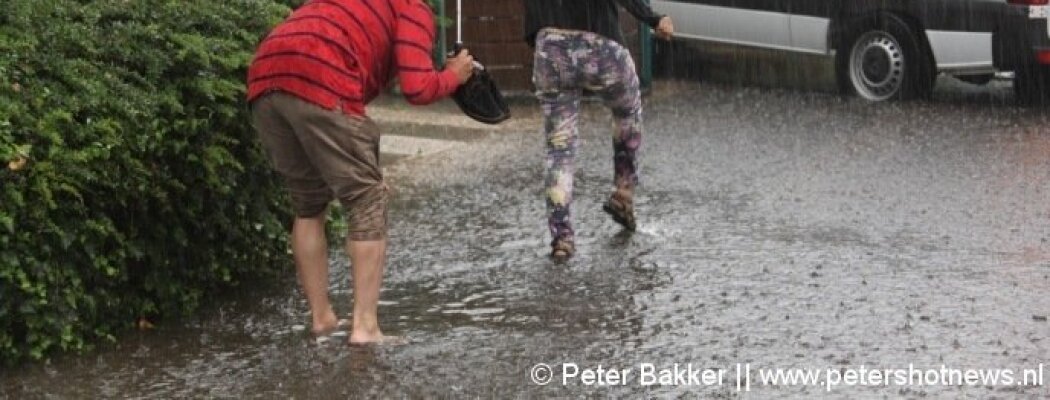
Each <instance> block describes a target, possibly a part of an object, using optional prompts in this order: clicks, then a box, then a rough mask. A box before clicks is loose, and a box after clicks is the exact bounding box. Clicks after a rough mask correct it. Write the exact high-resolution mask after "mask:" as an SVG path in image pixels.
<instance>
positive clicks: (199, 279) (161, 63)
mask: <svg viewBox="0 0 1050 400" xmlns="http://www.w3.org/2000/svg"><path fill="white" fill-rule="evenodd" d="M295 3H299V1H295V0H285V1H277V0H221V1H216V0H142V1H126V0H102V1H74V0H7V1H5V3H4V7H3V8H4V10H3V12H2V13H0V362H3V363H6V364H13V363H17V362H20V361H23V360H25V359H41V358H43V357H46V356H47V355H48V354H50V353H51V352H53V351H56V350H66V351H81V350H84V349H87V348H90V347H91V344H92V343H95V342H97V341H99V340H112V339H113V337H114V335H115V334H116V333H118V332H119V331H120V330H122V329H126V328H128V327H131V326H133V324H134V323H135V321H136V320H137V319H138V318H140V317H142V316H148V317H158V316H174V315H184V314H186V313H188V312H190V311H192V310H194V309H195V308H196V307H197V306H199V305H200V303H201V301H202V300H203V299H204V298H205V296H207V295H209V294H213V293H215V292H216V291H217V290H220V289H223V288H228V287H230V286H233V285H236V284H237V282H238V281H242V280H245V279H256V278H259V277H266V276H272V275H273V274H275V273H276V272H277V271H279V270H282V269H283V268H285V266H286V264H287V263H288V260H289V258H288V256H287V250H286V249H287V244H286V242H285V240H286V239H285V236H286V235H285V232H286V226H285V225H284V224H285V223H286V222H287V221H288V215H287V214H285V213H286V211H285V210H287V207H286V206H285V199H284V197H283V194H282V191H281V190H280V189H279V186H278V184H277V182H276V180H275V178H274V176H273V174H272V173H271V172H270V169H269V167H268V165H267V163H266V162H265V159H264V157H263V154H262V153H261V152H260V149H259V148H258V146H257V141H256V139H255V135H254V133H253V132H252V130H251V128H250V126H249V123H248V121H249V119H248V116H247V114H246V105H245V104H244V100H243V96H244V77H245V74H246V66H247V64H248V62H249V60H250V58H251V53H252V51H253V50H254V47H255V45H256V43H257V42H258V40H259V39H260V38H261V37H262V35H264V34H265V33H266V31H267V30H268V29H269V27H270V26H272V25H273V24H275V23H277V22H278V21H279V20H280V19H281V18H282V17H284V16H285V15H286V14H287V13H288V11H289V10H288V8H287V6H288V5H292V4H295Z"/></svg>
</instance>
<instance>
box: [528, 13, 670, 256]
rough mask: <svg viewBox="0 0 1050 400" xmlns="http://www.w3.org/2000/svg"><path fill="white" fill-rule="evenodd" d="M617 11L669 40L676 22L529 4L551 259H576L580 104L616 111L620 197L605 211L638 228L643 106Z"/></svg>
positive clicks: (617, 190)
mask: <svg viewBox="0 0 1050 400" xmlns="http://www.w3.org/2000/svg"><path fill="white" fill-rule="evenodd" d="M616 3H620V5H622V6H624V7H625V8H626V9H627V10H628V11H630V12H631V13H632V14H633V15H635V17H637V18H639V19H640V20H641V21H643V22H645V23H648V24H649V25H650V26H652V27H654V28H655V29H656V33H657V36H658V37H661V38H663V39H670V37H671V34H672V33H673V31H674V28H673V25H672V24H671V20H670V18H668V17H665V16H659V15H656V14H654V13H653V12H652V10H651V9H649V7H648V6H647V5H645V4H644V3H642V2H641V1H640V0H631V1H628V0H617V1H613V0H565V1H564V2H562V1H560V0H528V1H526V17H525V21H526V22H525V24H526V34H527V38H526V40H528V41H529V43H530V44H532V45H534V48H535V53H534V69H533V83H534V85H535V88H536V96H537V98H538V99H539V101H540V104H541V106H542V107H543V115H544V127H543V130H544V133H545V135H546V143H547V162H546V171H547V172H546V189H547V193H546V194H547V199H546V200H547V211H548V225H549V228H550V232H551V236H552V238H553V240H552V242H551V247H552V250H551V256H552V257H555V258H559V259H564V258H568V257H571V256H572V255H573V253H575V250H576V248H575V242H574V236H575V231H574V230H573V228H572V212H571V206H572V198H573V194H572V192H573V176H574V174H575V164H574V160H575V156H576V150H577V146H578V136H579V132H578V125H579V111H580V98H581V96H582V95H583V92H584V91H588V92H592V93H595V94H597V95H598V96H599V97H600V98H601V100H602V102H603V103H604V104H605V106H606V107H608V108H609V109H610V111H612V115H613V118H614V120H615V131H614V133H613V140H612V141H613V163H614V180H613V182H614V184H615V190H614V191H613V193H612V195H611V196H610V197H609V199H608V201H606V203H605V205H604V206H603V207H602V208H603V210H604V211H605V212H606V213H608V214H609V215H610V216H611V217H612V218H613V220H615V221H616V222H618V223H619V224H621V225H623V227H624V228H625V229H628V230H634V229H635V228H636V222H635V214H634V200H633V199H634V189H635V186H636V185H637V184H638V159H637V156H638V148H639V147H640V146H641V143H642V99H641V90H640V85H639V80H638V74H637V72H636V70H635V63H634V60H633V59H632V58H631V54H630V52H629V51H628V50H627V49H626V48H625V47H624V46H623V45H622V44H621V43H620V42H622V35H621V34H620V31H619V25H618V23H617V21H618V20H619V18H618V16H617V12H616Z"/></svg>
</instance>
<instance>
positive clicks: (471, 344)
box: [0, 82, 1050, 399]
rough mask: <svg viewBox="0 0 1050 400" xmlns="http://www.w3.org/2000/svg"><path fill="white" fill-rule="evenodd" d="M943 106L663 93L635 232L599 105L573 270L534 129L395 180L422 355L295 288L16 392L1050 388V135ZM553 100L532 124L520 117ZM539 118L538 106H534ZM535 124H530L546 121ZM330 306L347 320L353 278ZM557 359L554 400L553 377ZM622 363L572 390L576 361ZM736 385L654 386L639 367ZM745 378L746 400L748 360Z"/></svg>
mask: <svg viewBox="0 0 1050 400" xmlns="http://www.w3.org/2000/svg"><path fill="white" fill-rule="evenodd" d="M1009 93H1010V91H1009V88H1008V87H1006V88H998V89H997V88H992V89H989V90H985V91H982V92H980V93H978V94H973V93H970V92H969V91H967V90H966V89H952V88H949V89H946V90H942V91H940V92H938V93H937V95H936V98H935V100H933V101H929V102H906V103H891V104H870V103H867V102H864V101H862V100H858V99H852V98H851V99H844V98H841V97H838V96H835V95H830V94H825V93H812V92H796V91H788V90H776V89H755V88H742V87H735V86H722V85H718V84H700V83H693V82H674V83H667V82H662V83H658V84H657V86H656V87H655V88H654V90H653V92H652V94H651V95H650V96H649V97H648V98H647V100H646V101H647V103H646V107H647V109H646V116H645V118H646V136H645V137H644V144H643V148H642V149H643V150H642V151H643V152H642V171H641V181H642V183H641V187H640V188H639V192H638V198H637V201H638V204H637V207H638V212H639V231H638V232H636V233H634V234H629V233H625V232H621V231H620V229H619V226H618V225H616V224H615V223H614V222H613V221H612V220H610V219H608V218H607V216H606V214H604V213H603V212H602V211H601V204H602V202H603V201H604V200H605V198H606V196H607V195H608V193H609V191H610V189H611V179H612V172H613V167H612V156H611V143H610V134H611V128H610V126H609V120H608V118H607V112H606V111H605V110H604V109H602V108H601V107H600V106H599V104H597V103H590V104H587V106H586V107H585V108H586V109H587V111H588V113H587V115H586V117H585V118H584V119H583V125H582V127H581V133H582V138H583V141H582V143H581V149H580V154H579V156H578V157H579V158H578V160H577V162H578V170H577V180H576V194H575V204H574V213H575V216H574V218H575V221H576V230H577V251H578V253H577V255H576V257H575V258H573V259H571V260H570V261H569V262H567V263H565V264H558V263H555V262H553V261H551V260H550V259H549V258H548V257H547V255H548V253H549V251H550V249H549V247H548V241H549V238H548V232H547V228H546V220H545V217H544V203H543V200H542V198H543V197H542V196H543V193H542V187H543V183H542V176H543V154H544V153H543V152H544V150H543V139H542V137H541V135H540V133H539V130H540V125H538V120H537V124H536V125H535V126H531V124H522V125H521V128H520V129H516V130H512V131H501V132H499V133H493V134H487V135H482V136H479V137H477V138H475V139H472V140H470V141H469V142H464V143H463V144H461V145H459V146H456V147H454V148H452V150H448V151H444V152H441V153H437V154H433V155H428V156H425V157H417V158H412V159H407V160H403V161H400V162H398V163H396V164H393V165H391V166H389V169H388V171H387V174H388V177H389V178H390V179H391V182H392V184H393V186H395V187H396V191H397V193H396V197H395V203H394V205H393V208H392V209H391V210H390V216H391V223H392V227H391V245H390V246H391V247H390V249H391V251H390V261H389V264H388V271H387V275H386V277H387V278H386V282H385V285H384V286H385V289H384V291H383V293H382V302H381V306H380V317H381V323H382V325H383V328H384V331H386V332H387V333H390V334H395V335H403V336H405V337H407V338H408V339H409V340H410V343H409V344H407V345H404V346H398V347H379V348H351V347H349V346H347V345H345V344H344V343H343V342H342V340H343V339H344V338H337V339H339V340H336V341H333V342H331V343H327V344H321V345H318V344H315V343H314V342H313V341H312V340H311V339H310V338H309V334H308V333H307V332H305V331H303V330H302V325H303V324H306V323H307V321H308V316H307V315H306V314H305V313H306V310H307V307H306V304H305V300H304V299H302V296H301V295H300V294H299V292H298V291H297V289H296V288H295V287H294V286H295V283H294V277H293V276H292V275H293V272H292V271H293V270H292V268H291V266H289V269H288V281H287V282H285V283H284V285H271V286H269V287H263V288H253V287H246V288H244V291H243V292H241V293H236V294H233V295H231V296H227V297H222V298H217V299H215V301H213V305H212V306H211V307H209V308H208V309H206V310H205V311H204V312H203V313H201V315H200V317H199V318H195V319H190V320H186V321H181V322H173V323H166V324H162V325H161V326H159V327H158V328H157V329H156V330H153V331H147V332H131V333H128V334H127V335H125V336H123V337H121V338H120V340H119V343H118V344H117V345H112V346H106V347H103V348H101V349H100V350H99V351H98V352H96V353H93V354H89V355H87V356H83V357H62V358H59V359H56V360H53V361H52V362H51V363H50V364H49V365H34V366H28V367H24V368H23V369H21V370H18V371H9V370H5V371H3V372H2V373H0V379H2V380H0V389H2V392H0V398H10V399H25V398H114V397H119V398H185V397H194V398H215V397H221V398H227V397H229V398H348V397H349V398H402V397H411V398H432V397H453V398H467V397H469V398H474V397H481V398H510V397H514V396H519V397H578V396H589V395H596V396H603V397H604V396H619V397H627V396H630V397H643V396H659V397H665V396H673V395H678V394H688V395H690V396H689V397H695V396H693V395H701V396H703V397H705V398H733V397H736V396H743V397H745V398H784V397H791V398H813V397H816V396H828V395H829V394H828V393H827V392H826V390H827V387H826V386H825V385H801V384H799V385H788V384H780V385H762V384H760V383H759V382H758V380H759V376H758V374H759V373H758V372H757V370H758V369H760V368H765V369H768V368H783V369H788V368H803V369H806V368H812V369H820V370H822V371H823V370H827V369H834V370H839V369H841V368H859V367H861V366H866V367H867V368H872V369H889V368H894V369H900V368H904V369H907V368H908V367H909V365H914V367H915V368H923V369H940V368H941V367H942V366H947V367H949V368H962V369H965V368H982V369H1002V368H1010V369H1014V370H1016V371H1018V372H1017V373H1016V374H1017V378H1018V379H1020V378H1021V373H1020V371H1021V370H1022V369H1033V368H1038V367H1039V365H1040V363H1043V364H1047V367H1046V368H1047V371H1046V372H1045V375H1046V378H1045V380H1048V381H1050V339H1048V338H1047V336H1048V334H1050V323H1048V322H1047V317H1048V316H1050V296H1048V293H1050V201H1048V197H1050V196H1048V195H1050V118H1048V116H1047V115H1045V114H1041V113H1039V112H1037V111H1035V110H1029V109H1022V108H1016V107H1014V106H1013V105H1012V104H1011V102H1010V101H1008V100H1002V99H1000V98H999V97H997V96H999V95H1002V96H1009ZM536 108H537V106H533V105H524V106H523V108H522V110H525V114H526V115H524V116H521V117H522V118H525V119H530V118H531V119H535V118H536V117H537V116H536V115H535V114H536V113H537V112H538V110H536ZM530 110H531V111H530ZM530 113H531V115H530ZM333 263H334V265H333V268H332V273H333V279H332V282H333V286H334V292H333V300H334V301H335V303H336V309H337V312H338V313H340V314H345V313H346V312H348V311H349V310H350V298H351V293H350V282H349V277H348V268H347V260H346V259H345V257H344V256H342V254H341V253H337V254H334V255H333ZM540 363H544V364H549V365H551V366H554V377H553V379H554V380H553V382H551V383H550V384H548V385H545V386H541V385H537V384H536V383H534V382H533V381H532V379H531V378H530V372H532V371H533V370H532V369H533V367H534V366H535V365H537V364H540ZM563 363H574V364H577V365H578V366H579V368H580V369H581V370H582V369H584V368H597V367H598V366H599V365H601V366H602V367H603V368H617V369H627V368H631V369H632V372H631V374H632V375H631V377H630V380H629V382H628V383H627V384H625V385H615V386H585V385H584V384H583V383H582V381H581V380H580V379H579V378H571V379H568V384H567V385H563V378H564V377H563V376H562V373H561V372H562V369H561V366H562V365H563ZM643 363H650V364H654V365H655V366H657V368H670V367H671V366H673V365H674V364H675V363H679V364H682V365H685V364H692V365H693V366H694V367H699V368H704V369H711V370H714V371H723V372H724V373H725V375H726V377H725V381H724V382H722V384H720V385H700V386H695V385H694V386H660V385H652V386H646V385H642V384H640V383H639V373H640V370H639V365H641V364H643ZM738 364H747V365H749V366H750V367H751V368H752V369H753V371H752V375H751V379H752V384H751V387H750V392H743V393H741V392H738V390H737V387H736V381H735V379H736V378H735V377H736V367H737V365H738ZM830 396H834V397H841V398H883V397H890V398H897V397H907V398H919V397H934V398H990V397H997V398H1002V397H1010V398H1013V397H1023V398H1045V397H1047V396H1050V382H1043V384H1042V385H1021V384H1014V385H975V386H966V385H962V386H959V385H954V386H953V385H852V386H847V385H842V386H838V387H833V388H831V392H830Z"/></svg>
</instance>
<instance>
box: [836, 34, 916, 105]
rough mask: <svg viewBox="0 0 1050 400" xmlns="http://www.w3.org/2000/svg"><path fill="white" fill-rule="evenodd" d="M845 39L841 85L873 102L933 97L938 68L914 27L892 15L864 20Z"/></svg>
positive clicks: (838, 61)
mask: <svg viewBox="0 0 1050 400" xmlns="http://www.w3.org/2000/svg"><path fill="white" fill-rule="evenodd" d="M853 26H855V28H853V29H852V30H851V31H850V32H849V33H848V34H847V35H846V36H845V40H842V41H841V44H840V45H839V49H838V56H837V59H836V64H837V65H836V67H837V68H836V70H837V75H838V81H839V87H840V88H841V89H842V90H843V92H845V93H853V94H856V95H857V96H860V97H861V98H864V99H867V100H871V101H886V100H905V99H912V98H916V97H929V96H930V94H931V93H932V92H933V82H934V78H935V77H936V76H935V69H934V68H933V63H932V62H931V61H930V57H929V56H928V55H927V53H928V52H927V51H926V50H925V49H926V46H925V45H923V43H922V42H921V41H920V40H919V38H918V36H917V35H916V34H915V33H914V30H913V29H912V28H911V27H910V26H909V25H908V24H907V23H905V22H904V21H902V20H901V19H900V18H898V17H897V16H895V15H892V14H881V15H879V16H877V17H873V18H869V19H866V20H861V21H860V23H857V24H853Z"/></svg>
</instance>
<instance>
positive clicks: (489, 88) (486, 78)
mask: <svg viewBox="0 0 1050 400" xmlns="http://www.w3.org/2000/svg"><path fill="white" fill-rule="evenodd" d="M457 52H458V51H457ZM452 99H453V100H455V101H456V105H458V106H459V109H460V110H462V111H463V113H464V114H466V115H467V116H468V117H470V118H473V119H474V120H476V121H479V122H483V123H486V124H493V125H494V124H498V123H500V122H503V121H506V120H507V119H508V118H510V107H507V102H506V101H505V100H504V99H503V93H501V92H500V90H499V88H498V87H496V82H495V81H493V80H492V76H491V75H489V72H488V71H486V70H485V66H483V65H481V64H480V63H478V62H477V61H475V62H474V75H471V77H470V79H468V80H467V82H466V83H464V84H462V85H460V86H459V88H457V89H456V93H454V94H453V95H452Z"/></svg>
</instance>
